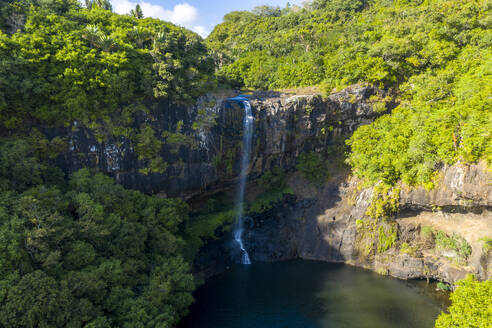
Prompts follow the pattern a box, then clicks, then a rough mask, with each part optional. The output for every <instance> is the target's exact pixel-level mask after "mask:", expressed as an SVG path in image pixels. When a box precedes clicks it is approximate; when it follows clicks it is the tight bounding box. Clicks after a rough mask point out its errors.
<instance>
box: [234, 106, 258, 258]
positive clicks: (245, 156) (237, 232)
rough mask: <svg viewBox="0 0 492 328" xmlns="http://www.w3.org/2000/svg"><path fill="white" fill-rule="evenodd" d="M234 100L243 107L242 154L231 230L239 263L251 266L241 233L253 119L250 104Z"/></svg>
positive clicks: (242, 229)
mask: <svg viewBox="0 0 492 328" xmlns="http://www.w3.org/2000/svg"><path fill="white" fill-rule="evenodd" d="M233 99H234V100H239V101H242V103H243V105H244V119H243V153H242V155H241V163H240V164H241V172H240V175H239V185H238V193H237V200H236V225H235V227H234V230H233V234H234V240H235V241H236V242H237V244H238V245H239V249H240V250H241V263H242V264H251V261H250V259H249V254H248V251H247V250H246V249H245V248H244V244H243V231H244V209H243V203H244V191H245V189H246V180H247V178H248V166H249V159H250V156H251V143H252V140H253V123H254V117H253V113H252V111H251V104H250V103H249V101H248V100H247V99H246V98H244V97H237V98H233Z"/></svg>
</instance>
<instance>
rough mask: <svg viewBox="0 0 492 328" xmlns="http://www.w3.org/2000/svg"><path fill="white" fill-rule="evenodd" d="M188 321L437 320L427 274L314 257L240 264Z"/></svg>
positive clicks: (335, 325)
mask: <svg viewBox="0 0 492 328" xmlns="http://www.w3.org/2000/svg"><path fill="white" fill-rule="evenodd" d="M195 299H196V302H195V304H194V305H193V306H192V307H191V312H190V315H189V316H188V317H187V318H185V319H184V320H183V322H182V323H181V325H180V328H212V327H213V328H432V327H433V326H434V321H435V319H436V317H437V315H438V314H439V313H440V311H441V310H442V308H443V307H444V303H443V302H444V301H443V299H439V298H438V297H436V295H435V292H433V289H432V288H430V287H429V286H426V283H425V282H412V281H401V280H397V279H394V278H390V277H383V276H379V275H377V274H375V273H373V272H370V271H366V270H362V269H359V268H354V267H350V266H347V265H343V264H333V263H324V262H312V261H300V260H299V261H288V262H282V263H254V264H252V265H238V266H236V267H234V268H233V269H232V270H230V271H228V272H226V273H224V274H222V275H220V276H217V277H214V278H212V279H210V280H209V281H207V283H206V284H205V285H204V286H202V287H200V288H199V289H198V290H197V291H196V293H195Z"/></svg>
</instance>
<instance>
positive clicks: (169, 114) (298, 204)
mask: <svg viewBox="0 0 492 328" xmlns="http://www.w3.org/2000/svg"><path fill="white" fill-rule="evenodd" d="M234 95H235V94H234V93H223V94H220V95H219V94H214V95H207V96H204V97H202V98H200V99H199V100H198V101H197V103H196V104H195V105H193V106H176V105H171V104H169V103H158V104H149V108H152V110H151V111H150V112H148V113H146V114H141V115H140V116H139V117H138V119H137V120H136V123H135V125H136V126H139V125H140V124H143V123H145V124H150V125H152V126H153V127H154V129H155V130H156V131H158V132H159V133H158V136H159V138H160V135H162V140H163V146H162V148H161V150H160V156H161V158H163V159H165V160H166V162H167V164H168V167H167V170H165V171H164V172H163V173H151V174H147V175H146V174H143V173H142V171H141V170H142V168H144V167H145V165H146V163H145V161H144V160H142V159H140V158H139V157H138V155H137V153H136V152H135V150H134V147H133V145H132V143H131V142H130V141H129V140H126V139H124V138H123V139H122V138H119V139H115V138H111V137H110V138H105V139H104V141H101V140H100V138H97V136H96V134H95V133H94V132H93V131H91V130H90V129H86V128H81V127H78V126H77V122H74V124H73V126H72V127H70V128H68V129H65V130H60V129H58V130H49V131H46V133H47V134H48V135H51V136H54V135H66V136H68V140H69V143H70V149H69V151H68V152H66V153H65V154H63V155H62V156H60V157H59V158H58V159H57V162H58V164H59V165H60V166H61V167H62V168H64V169H65V171H66V172H67V174H69V173H71V172H73V171H76V170H77V169H79V168H80V167H83V166H89V167H93V168H97V169H98V170H99V171H102V172H105V173H107V174H110V175H112V176H114V177H115V178H116V179H117V181H119V182H120V183H121V184H123V185H124V186H125V187H127V188H133V189H139V190H142V191H144V192H147V193H153V194H158V195H160V196H161V197H171V196H172V197H182V198H184V199H186V200H188V201H189V202H190V204H192V205H193V206H194V207H199V206H195V205H196V204H200V203H203V201H204V200H206V199H207V198H208V197H209V196H210V195H213V194H214V193H217V192H218V191H225V192H226V193H230V198H231V199H233V198H234V196H233V192H234V186H235V184H236V182H237V181H236V178H237V175H238V170H239V168H238V158H239V156H240V152H241V138H242V124H241V122H242V118H243V115H244V114H243V109H242V108H241V106H240V104H239V103H238V102H236V101H231V100H229V98H230V97H231V96H234ZM249 97H250V102H251V104H252V108H253V113H254V116H255V133H254V135H255V136H254V143H253V145H254V147H253V148H254V149H253V154H252V160H251V164H250V183H249V186H248V194H249V200H250V201H254V199H255V197H256V196H257V195H258V194H259V193H261V189H262V188H261V187H259V186H258V184H257V178H259V177H260V176H262V175H263V174H264V173H265V172H268V171H270V170H272V169H274V168H280V169H281V170H282V171H283V172H287V177H288V179H287V180H288V181H287V182H288V185H289V186H290V189H291V190H292V191H293V193H290V194H288V195H285V196H284V197H283V199H281V200H280V201H278V202H276V203H275V204H274V205H273V206H271V207H270V208H269V209H268V210H265V211H263V212H262V213H252V214H251V215H250V218H248V220H247V221H246V223H247V231H246V233H245V236H244V238H245V241H246V246H247V248H248V250H249V252H250V255H251V257H252V258H253V260H256V261H278V260H286V259H292V258H305V259H315V260H323V261H337V262H346V263H349V264H353V265H358V266H363V267H366V268H369V269H372V270H375V271H377V272H379V273H381V274H388V275H392V276H395V277H398V278H403V279H413V278H427V279H437V280H442V281H446V282H449V283H453V282H455V281H456V280H458V279H461V278H463V277H464V276H465V275H466V274H467V273H475V274H476V275H477V276H478V277H480V278H481V279H487V278H490V277H491V274H492V268H491V262H492V254H491V251H490V239H487V238H492V186H491V181H490V173H489V172H488V170H487V168H486V166H485V164H483V163H479V164H473V165H464V164H460V163H458V164H456V165H454V166H449V167H443V168H441V171H440V172H441V174H440V181H439V183H438V185H437V186H436V187H435V188H434V189H432V190H426V189H424V188H412V187H409V186H404V185H401V186H399V189H398V190H399V194H398V202H399V212H398V213H397V214H394V215H392V216H391V217H388V218H384V219H382V218H377V219H374V218H371V217H370V216H368V215H367V213H368V208H369V206H370V205H371V203H372V202H373V201H374V199H375V197H378V195H377V193H375V192H374V189H373V188H368V189H361V186H360V183H359V182H358V181H357V180H356V179H355V178H352V177H350V172H349V169H348V168H347V167H345V166H344V164H343V152H344V148H343V147H344V144H345V140H346V139H347V138H348V137H350V135H351V134H352V133H353V131H354V130H355V129H357V127H359V126H361V125H363V124H368V123H370V122H371V121H372V120H374V119H375V118H376V117H377V116H379V115H382V114H384V113H386V112H388V111H390V110H391V109H392V108H394V107H395V106H396V103H395V102H394V100H393V98H392V97H391V94H389V93H388V92H386V91H384V90H379V89H377V88H374V87H371V86H365V85H356V86H352V87H349V88H347V89H345V90H343V91H341V92H338V93H335V94H332V95H330V96H329V97H327V98H323V97H321V96H320V95H307V96H298V95H288V94H282V93H278V92H257V93H254V94H252V95H250V96H249ZM161 133H162V134H161ZM170 136H171V137H170ZM173 138H174V139H173ZM169 140H171V141H173V140H174V143H171V142H170V141H169ZM306 152H315V153H318V154H321V155H322V156H323V159H324V160H325V161H327V162H328V164H327V166H326V169H327V171H329V175H330V178H329V179H328V180H327V181H326V182H323V181H320V183H317V184H313V182H312V181H311V182H309V181H308V180H306V179H305V178H304V177H303V176H302V174H301V173H300V172H298V171H297V168H296V163H297V162H298V157H299V155H300V154H301V153H306ZM395 190H396V189H395ZM218 237H220V238H219V240H216V241H210V242H209V244H208V245H207V246H206V247H204V248H203V249H202V250H201V251H200V254H199V256H198V257H197V260H196V263H195V266H196V270H197V271H200V272H201V273H202V274H203V276H209V275H211V274H213V273H215V272H218V271H221V270H224V269H225V268H226V267H227V266H228V265H230V264H231V263H232V262H234V253H233V251H232V250H233V249H234V246H233V245H232V244H231V240H230V238H229V235H228V234H227V233H222V234H221V235H220V236H218ZM487 240H489V241H487ZM224 254H227V255H226V256H225V255H224ZM229 254H230V255H229Z"/></svg>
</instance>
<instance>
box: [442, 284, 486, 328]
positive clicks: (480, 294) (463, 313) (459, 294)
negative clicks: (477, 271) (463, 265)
mask: <svg viewBox="0 0 492 328" xmlns="http://www.w3.org/2000/svg"><path fill="white" fill-rule="evenodd" d="M457 285H458V287H457V288H456V290H455V291H454V292H453V293H451V302H452V304H451V306H450V307H449V308H448V311H447V313H442V314H441V315H440V316H439V318H437V321H436V328H455V327H456V328H487V327H490V323H491V322H492V306H491V304H490V300H491V299H492V280H488V281H484V282H479V281H477V280H476V279H475V277H473V276H472V275H469V276H468V277H466V279H463V280H461V281H459V282H458V283H457Z"/></svg>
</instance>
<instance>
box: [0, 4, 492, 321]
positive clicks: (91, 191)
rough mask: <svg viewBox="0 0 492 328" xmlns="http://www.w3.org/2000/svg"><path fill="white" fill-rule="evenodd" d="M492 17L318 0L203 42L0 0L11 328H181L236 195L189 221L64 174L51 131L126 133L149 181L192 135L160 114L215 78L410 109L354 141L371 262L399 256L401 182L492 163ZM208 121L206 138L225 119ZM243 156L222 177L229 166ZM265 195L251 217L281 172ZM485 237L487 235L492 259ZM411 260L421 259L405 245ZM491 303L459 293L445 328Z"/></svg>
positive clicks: (273, 198) (308, 174) (3, 299)
mask: <svg viewBox="0 0 492 328" xmlns="http://www.w3.org/2000/svg"><path fill="white" fill-rule="evenodd" d="M490 9H491V4H490V1H485V0H466V1H463V0H313V1H311V2H307V3H306V4H305V5H303V6H302V7H299V6H292V7H291V6H287V7H286V8H283V9H280V8H276V7H269V6H262V7H258V8H256V9H255V10H253V11H252V12H233V13H230V14H228V15H226V16H225V17H224V23H222V24H220V25H219V26H217V27H216V28H215V30H214V31H213V33H212V34H211V35H210V37H209V38H208V39H207V40H206V41H204V40H202V39H201V38H200V37H199V36H198V35H197V34H195V33H193V32H191V31H188V30H186V29H183V28H180V27H177V26H174V25H173V24H170V23H166V22H162V21H160V20H156V19H152V18H144V13H143V12H142V10H141V8H140V7H139V6H137V7H136V8H135V9H134V10H132V11H131V12H130V13H129V15H117V14H115V13H113V12H112V11H111V4H110V2H109V1H108V0H87V1H84V6H82V5H81V4H80V2H79V1H77V0H6V1H1V2H0V327H172V326H174V325H175V324H176V323H177V322H178V320H179V318H180V317H182V315H183V314H184V313H185V312H186V309H187V307H188V305H189V304H190V303H191V301H192V297H191V292H192V290H193V288H194V283H193V279H192V276H191V275H190V273H189V265H188V263H189V262H191V261H192V260H193V258H194V256H195V255H196V253H197V251H198V250H199V249H200V247H201V246H203V244H204V243H205V242H206V241H207V240H209V239H213V238H217V237H220V236H222V235H223V234H224V233H226V232H227V231H228V229H230V227H231V224H232V222H233V220H234V213H235V211H234V207H233V205H232V204H231V202H230V200H229V201H224V200H223V199H220V198H218V199H211V200H210V201H209V202H208V203H207V204H206V205H205V206H204V208H202V210H201V211H200V212H199V213H193V215H192V216H191V218H189V217H188V206H187V205H186V204H185V203H184V202H182V201H179V200H174V199H159V198H156V197H153V196H148V195H144V194H142V193H140V192H137V191H130V190H125V189H124V188H122V187H121V186H119V185H117V184H115V183H114V181H112V180H111V179H110V178H108V177H106V176H103V175H101V174H97V173H95V172H92V171H90V170H88V169H82V170H80V171H78V172H76V173H75V174H73V175H72V176H70V177H67V176H65V174H64V173H63V172H61V170H60V169H59V168H57V167H55V166H53V159H55V158H56V157H57V156H58V154H60V153H62V152H64V151H66V150H67V147H68V141H67V139H66V136H64V135H59V136H57V137H54V138H49V139H48V138H46V136H45V135H44V134H43V133H44V132H45V130H46V129H47V128H63V130H62V129H58V130H57V131H68V129H72V130H74V131H75V130H77V129H79V128H80V127H84V128H87V129H89V130H90V131H91V132H92V133H93V134H94V136H95V137H96V138H97V140H98V141H100V142H103V141H105V140H108V139H112V140H128V141H129V142H130V143H131V147H132V149H134V150H135V152H136V153H137V155H138V159H139V160H141V161H145V162H146V164H147V168H145V169H143V170H141V172H142V173H152V172H160V173H163V172H164V171H165V170H166V168H167V163H166V161H167V160H168V159H164V158H162V156H161V153H162V149H163V147H165V145H167V146H168V147H167V148H168V149H169V150H170V153H171V154H172V155H178V154H179V149H180V147H181V146H186V147H189V148H192V147H194V146H195V144H194V142H195V141H194V140H193V138H192V137H190V136H187V135H185V134H184V133H183V131H182V129H183V124H184V123H183V121H179V122H167V123H169V128H168V129H167V130H166V131H157V130H156V129H155V126H154V125H153V124H152V122H153V121H154V120H155V117H157V115H156V114H158V113H157V111H159V108H160V107H159V106H158V104H163V103H164V104H171V103H172V104H190V103H192V102H193V101H194V99H196V97H197V96H199V95H201V94H203V93H204V92H205V91H207V90H210V89H213V88H214V87H216V86H217V85H222V86H227V87H238V88H242V87H247V88H254V89H272V88H273V89H278V88H286V87H299V86H312V85H318V86H320V87H321V89H322V90H324V91H325V92H326V93H329V92H331V91H332V90H333V89H334V88H337V89H340V88H342V87H344V86H347V85H349V84H354V83H371V84H375V85H377V86H379V87H381V88H385V89H387V90H388V91H389V93H390V94H391V97H390V98H391V99H393V98H396V99H398V100H399V101H400V105H399V107H397V108H396V109H395V110H393V111H392V113H387V114H386V115H383V116H382V117H380V118H379V119H377V120H376V121H375V122H374V123H372V124H369V125H366V126H363V127H361V128H359V129H358V130H357V131H355V133H354V135H353V137H352V138H351V139H350V140H349V141H348V142H347V146H349V147H350V151H349V152H348V154H347V162H348V163H349V164H350V165H351V166H352V168H353V172H354V174H355V175H357V176H359V177H360V178H362V179H363V180H364V181H365V182H366V183H367V184H370V185H374V186H375V188H374V194H373V200H372V203H371V206H370V207H369V208H368V211H367V213H366V214H367V216H368V220H365V221H363V220H358V221H357V230H358V232H359V236H358V238H359V239H358V243H360V246H361V247H360V248H361V251H362V253H363V254H366V255H368V256H370V255H371V256H372V255H374V254H376V253H382V252H385V251H387V250H388V249H389V248H391V247H393V246H394V244H395V242H396V236H397V231H396V229H395V227H394V226H393V225H392V224H391V222H387V219H389V218H391V216H393V215H394V213H396V212H397V211H398V209H399V208H398V205H399V199H398V197H399V189H398V188H397V187H394V186H395V184H396V183H397V182H398V181H403V182H405V183H407V184H410V185H416V184H421V185H424V186H426V187H427V188H432V187H433V185H434V183H435V181H437V180H438V178H439V177H438V175H437V173H436V172H437V170H438V169H439V168H440V167H441V166H442V165H444V164H454V163H456V162H458V161H463V162H477V161H479V160H485V161H487V162H488V163H489V165H490V164H492V141H491V140H492V110H491V105H492V99H491V97H490V95H491V94H492V50H491V49H492V38H491V29H490V28H491V24H492V21H491V17H492V15H491V13H490ZM374 104H375V111H376V112H378V113H383V112H385V111H386V108H387V107H386V104H385V102H375V103H374ZM305 109H306V111H307V113H308V114H309V113H310V112H311V111H312V108H311V107H306V108H305ZM202 114H203V113H200V112H199V118H198V120H197V122H195V124H194V125H193V129H195V130H197V131H198V130H199V129H200V126H207V125H213V123H214V122H212V121H215V117H214V118H210V119H209V120H207V119H206V118H204V117H205V116H204V115H202ZM60 133H61V132H60ZM323 133H324V132H323ZM336 148H337V149H338V148H339V149H341V150H342V151H344V149H345V148H344V147H342V146H340V147H338V145H337V147H336ZM221 151H222V150H221ZM234 151H235V148H234V149H232V148H231V149H230V150H229V152H228V153H224V154H220V156H218V155H217V156H216V157H215V159H214V164H215V166H216V167H217V168H223V169H226V170H227V171H229V172H232V167H233V161H234V158H235V155H234ZM330 151H331V150H330V149H328V148H327V149H326V151H325V155H327V154H329V153H330ZM297 169H298V170H299V171H300V172H301V173H302V174H303V176H304V177H305V178H306V179H307V180H309V181H310V182H312V183H315V184H317V183H322V182H323V181H326V180H327V178H328V168H327V163H326V162H325V161H324V159H323V157H322V156H321V155H319V154H318V153H315V152H305V153H302V154H301V155H300V156H299V158H298V165H297ZM259 185H260V187H261V188H262V189H263V193H261V194H260V195H259V196H258V197H257V199H256V200H255V201H254V202H252V203H251V204H248V207H247V211H248V213H261V212H264V211H267V210H269V209H271V208H272V206H273V205H274V204H275V203H277V202H279V201H281V200H282V199H283V198H284V196H285V195H286V194H289V193H291V192H292V191H291V190H290V189H289V188H288V186H287V184H286V179H285V174H284V172H282V171H281V170H273V171H271V172H267V173H265V174H264V175H263V176H262V177H261V178H260V180H259ZM245 206H246V205H245ZM379 223H382V224H383V225H378V224H379ZM422 235H424V236H426V240H427V239H428V241H429V243H431V242H432V243H433V245H434V244H435V247H436V248H437V249H438V250H453V251H455V252H456V253H457V254H458V257H459V259H460V260H461V261H466V259H467V258H468V257H469V255H470V252H471V249H470V246H469V245H468V244H467V243H466V242H465V241H464V240H463V239H462V238H460V237H457V236H447V235H445V234H444V233H441V232H435V231H432V230H429V231H427V230H426V229H422ZM376 239H377V242H376V244H375V240H376ZM366 241H368V242H369V243H366ZM490 244H491V242H490V240H483V247H484V249H485V250H487V251H488V250H490V249H491V246H490ZM400 252H401V253H407V254H411V253H414V252H415V250H414V249H413V248H412V247H411V246H410V245H408V244H402V245H401V249H400ZM490 292H491V285H490V282H486V283H478V282H476V281H474V280H473V279H472V278H468V279H467V280H465V281H463V282H461V283H460V285H459V287H458V289H457V290H456V291H455V292H454V293H453V296H452V300H453V305H452V306H451V308H450V313H449V314H443V315H442V316H441V317H440V318H439V319H438V323H437V326H438V327H458V326H459V327H485V326H484V324H483V322H490V321H491V318H490V316H491V314H490V306H489V307H488V308H487V305H486V300H487V299H489V300H490V298H491V295H490ZM484 299H485V301H484ZM468 300H473V302H468ZM467 324H468V325H467Z"/></svg>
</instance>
